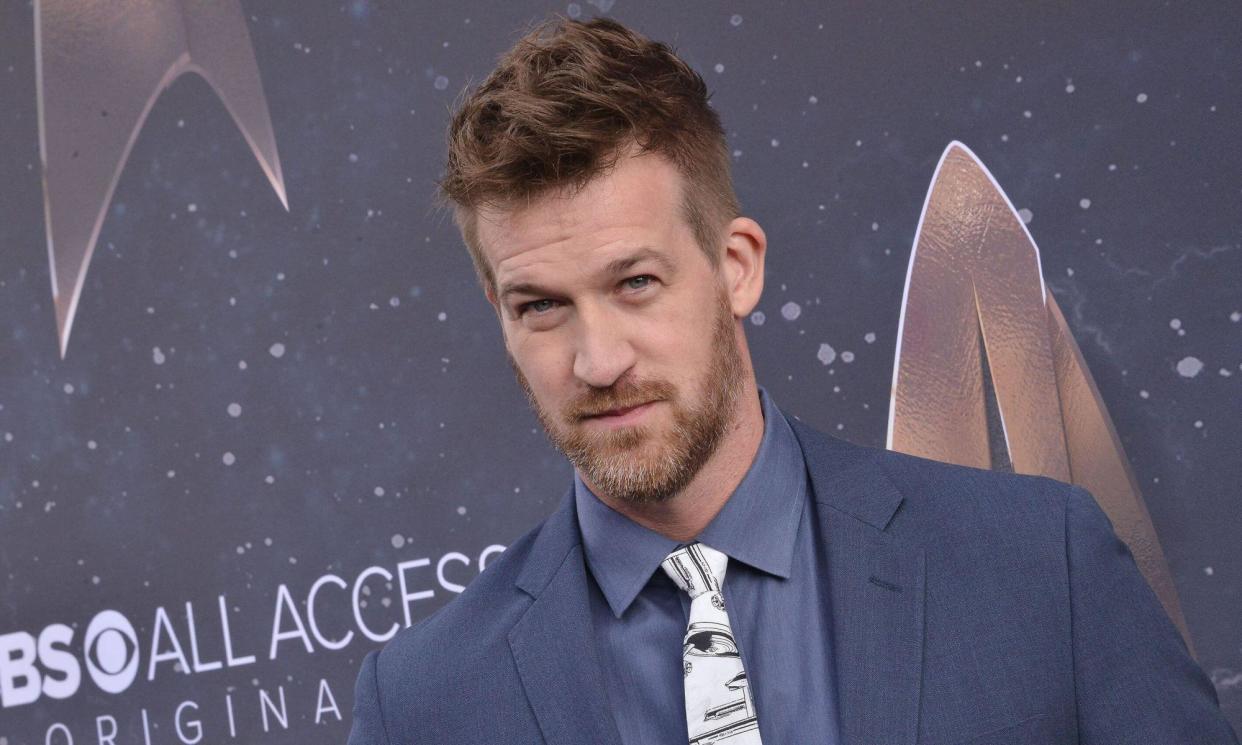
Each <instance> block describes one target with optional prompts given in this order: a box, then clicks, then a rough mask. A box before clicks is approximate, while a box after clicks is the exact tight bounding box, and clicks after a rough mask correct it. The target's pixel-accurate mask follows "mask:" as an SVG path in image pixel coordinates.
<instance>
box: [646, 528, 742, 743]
mask: <svg viewBox="0 0 1242 745" xmlns="http://www.w3.org/2000/svg"><path fill="white" fill-rule="evenodd" d="M727 565H728V557H727V556H725V555H724V554H723V553H721V552H719V551H717V550H715V549H713V548H711V547H709V546H706V545H704V544H702V543H697V542H696V543H692V544H690V545H688V546H683V547H681V548H678V549H677V550H676V551H674V552H672V553H671V554H669V555H668V558H666V559H665V560H664V562H663V564H662V565H661V566H662V568H663V569H664V572H665V573H666V574H667V575H668V576H669V577H670V578H671V579H672V580H673V581H674V582H675V583H677V586H678V587H680V588H681V589H682V590H683V591H685V592H686V594H688V595H689V596H690V621H689V624H688V625H687V628H686V635H685V639H684V643H683V645H682V671H683V678H684V684H685V692H686V726H687V732H688V734H689V741H690V745H713V744H714V743H727V745H762V742H761V741H760V739H759V720H758V715H757V714H756V712H755V703H754V699H753V697H752V695H751V690H750V686H749V684H748V679H747V676H746V671H745V670H744V669H743V667H742V658H741V653H740V651H739V649H738V646H737V642H736V640H735V638H734V636H733V629H732V626H731V625H730V623H729V615H728V613H727V612H726V610H725V602H724V595H723V594H722V587H723V584H724V579H725V574H726V571H725V570H726V569H727Z"/></svg>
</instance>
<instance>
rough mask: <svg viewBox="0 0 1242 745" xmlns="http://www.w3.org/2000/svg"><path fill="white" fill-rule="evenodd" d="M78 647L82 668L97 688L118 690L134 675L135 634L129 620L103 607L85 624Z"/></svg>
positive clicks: (110, 691)
mask: <svg viewBox="0 0 1242 745" xmlns="http://www.w3.org/2000/svg"><path fill="white" fill-rule="evenodd" d="M82 650H83V653H84V656H85V657H86V670H87V672H89V673H90V675H91V680H93V681H95V685H97V686H99V688H100V690H102V691H107V692H108V693H120V692H121V691H124V690H125V689H126V688H129V684H130V683H133V682H134V676H135V675H137V674H138V637H137V635H135V634H134V627H133V625H132V624H130V622H129V619H128V618H126V617H125V616H122V615H121V614H120V613H118V612H116V611H114V610H105V611H101V612H100V613H98V614H97V615H96V616H95V617H94V618H92V619H91V624H90V626H87V627H86V638H85V640H84V641H83V645H82Z"/></svg>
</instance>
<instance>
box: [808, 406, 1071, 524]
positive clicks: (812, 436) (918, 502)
mask: <svg viewBox="0 0 1242 745" xmlns="http://www.w3.org/2000/svg"><path fill="white" fill-rule="evenodd" d="M796 429H797V431H798V434H799V439H800V440H801V441H802V442H803V446H804V451H803V452H804V454H805V456H806V460H807V468H808V469H809V470H810V471H811V472H812V474H814V472H815V469H816V468H817V467H818V468H826V469H845V470H848V471H850V472H852V474H853V478H852V479H850V481H851V483H854V484H857V485H858V487H857V488H858V489H859V490H865V489H874V488H878V487H877V486H876V484H875V482H876V480H877V479H883V480H884V481H886V482H887V485H888V486H890V487H891V488H892V489H895V491H896V492H897V494H899V495H900V504H899V506H898V507H897V509H896V512H895V514H894V515H893V517H892V520H891V524H890V525H889V526H888V527H889V530H891V531H892V532H894V533H896V534H899V535H902V536H903V537H906V538H909V539H912V540H915V541H916V542H920V543H922V542H928V541H938V540H939V539H941V538H943V537H945V535H946V534H947V533H951V534H954V535H956V536H958V537H962V536H967V535H971V534H978V533H979V532H980V531H981V532H982V533H984V534H994V533H995V531H1001V532H1003V533H1004V534H1005V535H1008V536H1010V537H1017V538H1021V537H1022V536H1031V535H1032V533H1033V532H1040V533H1042V534H1043V535H1044V536H1045V537H1052V535H1053V534H1055V535H1057V536H1060V537H1061V538H1063V533H1064V519H1065V510H1066V505H1067V504H1068V502H1069V500H1070V497H1071V495H1072V494H1074V492H1075V491H1077V492H1082V493H1084V494H1085V493H1086V492H1085V490H1084V489H1082V488H1081V487H1078V486H1074V485H1072V484H1068V483H1065V482H1063V481H1058V480H1056V479H1053V478H1049V477H1047V476H1035V475H1027V474H1018V473H1012V472H1006V471H995V470H989V469H985V468H974V467H970V466H962V465H957V464H954V463H945V462H942V461H937V460H932V459H930V458H923V457H920V456H916V455H909V454H907V453H901V452H897V451H894V450H888V449H885V448H879V447H872V446H868V445H858V444H855V443H851V442H848V441H846V440H843V439H841V438H838V437H834V436H832V435H830V434H827V433H824V432H820V431H818V430H816V429H814V428H812V427H809V426H807V425H806V424H804V423H799V424H798V425H797V427H796ZM819 498H820V500H821V501H823V499H824V497H823V496H820V497H819ZM828 499H829V502H831V497H828Z"/></svg>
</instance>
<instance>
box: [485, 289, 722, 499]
mask: <svg viewBox="0 0 1242 745" xmlns="http://www.w3.org/2000/svg"><path fill="white" fill-rule="evenodd" d="M734 333H735V332H734V324H733V314H732V312H731V310H730V308H729V304H728V299H727V297H725V296H724V295H721V297H720V303H719V306H718V309H717V314H716V319H715V323H714V328H713V334H712V359H711V361H710V362H709V363H708V368H707V370H706V373H705V375H704V376H703V380H702V383H701V385H700V388H701V390H700V391H699V393H700V394H701V395H700V397H699V399H700V400H699V402H698V403H697V404H696V405H694V406H687V405H686V403H685V402H684V401H682V400H680V399H679V397H678V396H677V390H676V388H674V387H673V385H672V384H671V383H669V382H667V381H663V380H655V379H649V378H634V377H631V376H629V375H626V376H623V377H622V378H621V379H619V380H617V382H615V383H614V384H613V385H611V386H609V387H607V388H590V389H587V390H586V391H584V392H583V393H582V394H581V395H579V396H578V397H577V398H575V399H574V400H573V401H571V402H570V403H569V404H568V405H567V406H566V407H565V409H564V411H563V412H562V413H561V416H560V418H559V419H555V418H553V417H552V415H550V414H549V412H547V411H546V410H545V409H544V408H543V406H541V405H540V403H539V401H538V400H536V398H535V394H534V392H533V391H532V390H531V387H530V383H529V381H527V380H526V377H525V376H524V375H523V374H522V371H521V370H520V369H518V366H517V364H516V362H514V360H513V358H512V357H510V358H509V363H510V364H511V365H512V366H513V371H514V373H515V374H516V375H517V380H518V384H519V385H521V386H522V390H523V391H525V393H526V398H527V400H528V401H530V405H531V409H533V410H534V412H535V416H537V417H538V418H539V423H540V424H542V425H543V429H544V432H546V433H547V435H548V439H549V440H551V441H552V444H553V445H554V446H556V448H557V449H558V450H560V451H561V452H562V453H564V454H565V457H567V458H569V461H570V462H571V463H573V464H574V467H576V468H577V469H578V471H579V472H580V473H581V474H582V475H583V476H584V477H585V478H586V480H587V481H588V482H589V483H590V484H591V485H592V486H593V487H594V488H596V489H599V490H600V491H601V492H603V494H604V495H605V496H608V497H612V498H614V499H620V500H625V501H628V502H634V503H654V502H662V501H665V500H667V499H670V498H672V497H673V496H675V495H677V494H678V493H680V492H681V490H682V489H684V488H685V487H686V485H687V484H689V483H690V481H691V480H693V479H694V477H695V476H696V475H697V474H698V472H699V470H700V469H702V468H703V464H704V463H706V462H707V460H708V458H710V457H711V456H712V454H713V453H715V452H716V449H717V448H718V447H719V446H720V443H721V441H722V440H723V439H724V436H725V433H726V432H727V431H728V428H729V425H730V424H731V423H732V422H733V419H734V414H735V411H736V408H737V400H738V395H739V392H740V391H741V387H742V386H741V384H742V376H743V370H744V367H743V364H742V357H741V352H740V350H739V349H738V344H737V337H736V336H735V335H734ZM650 401H663V402H666V403H667V404H668V405H670V406H671V407H672V412H673V426H672V429H671V430H670V431H669V432H668V433H667V435H666V436H665V437H663V438H662V441H660V442H653V440H654V438H656V437H657V436H658V434H657V433H653V432H651V431H650V429H649V428H648V427H627V428H625V429H623V430H620V431H618V432H599V433H590V432H587V431H586V430H585V429H584V427H583V424H582V423H583V421H584V420H585V419H586V418H587V417H590V416H593V415H596V414H600V413H603V412H605V411H612V410H616V409H624V408H629V407H632V406H637V405H639V404H643V403H647V402H650ZM644 445H649V447H650V448H651V449H654V452H649V453H644V452H643V448H644Z"/></svg>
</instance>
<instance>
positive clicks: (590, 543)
mask: <svg viewBox="0 0 1242 745" xmlns="http://www.w3.org/2000/svg"><path fill="white" fill-rule="evenodd" d="M759 396H760V402H761V404H762V407H763V418H764V428H763V440H762V441H761V443H760V445H759V451H758V453H757V454H756V456H755V460H754V462H753V463H751V466H750V469H749V470H748V471H747V472H746V476H745V477H744V478H743V479H742V482H741V483H740V484H739V485H738V487H737V489H736V490H735V491H734V492H733V494H732V495H731V496H730V497H729V501H728V502H726V503H725V506H724V507H723V508H722V509H721V510H720V512H719V513H718V514H717V515H716V517H715V518H713V519H712V521H711V522H710V523H709V524H708V525H707V527H706V528H704V529H703V532H702V533H700V534H699V536H698V540H700V541H702V542H703V543H706V544H707V545H709V546H711V547H712V548H715V549H717V550H719V551H721V552H723V553H725V554H727V555H728V556H729V566H728V569H727V571H726V573H725V584H724V589H723V592H724V595H725V605H726V607H727V608H728V609H729V622H730V624H731V625H732V627H733V635H734V637H735V639H736V641H737V643H738V647H739V649H740V652H741V655H742V664H743V666H744V667H745V668H746V673H747V677H748V683H749V685H750V688H751V694H752V696H753V697H754V701H755V707H756V712H757V713H758V715H759V733H760V736H761V737H762V739H763V741H764V742H765V743H774V744H776V745H779V744H780V743H799V745H810V744H811V743H823V744H824V745H837V743H838V742H839V740H838V737H837V732H838V728H837V711H836V701H837V695H836V690H835V688H834V682H833V674H832V670H833V658H832V649H831V640H832V612H831V608H830V607H829V595H828V588H827V586H826V581H827V578H828V569H827V566H826V565H825V561H826V557H827V555H828V552H827V551H826V550H825V546H824V540H825V538H824V536H823V535H820V533H819V529H818V525H819V521H818V520H817V519H816V518H815V509H816V504H815V500H814V499H810V498H809V489H810V486H809V484H808V481H807V475H806V464H805V462H804V461H803V458H802V449H801V447H800V446H799V445H798V440H797V438H796V437H795V436H794V433H793V430H792V429H790V427H789V423H788V422H787V421H786V420H785V417H784V415H783V414H781V412H780V410H779V409H777V408H776V405H775V404H774V403H772V400H771V398H770V397H769V396H768V394H767V392H766V391H764V390H763V389H762V388H761V389H760V390H759ZM574 498H575V505H576V508H577V513H578V528H579V530H581V531H582V540H583V545H584V547H585V550H586V560H587V570H588V571H587V574H588V575H589V576H590V577H591V578H592V579H593V581H592V582H590V583H589V584H590V588H589V593H590V602H591V619H592V623H593V630H594V635H595V641H596V645H597V647H598V651H599V658H600V662H601V664H602V666H603V669H604V678H605V689H606V690H607V692H608V698H609V704H610V706H611V709H612V712H613V716H614V718H615V719H616V723H617V729H618V731H619V732H620V733H621V741H622V743H624V745H656V744H660V745H663V744H664V743H679V742H681V743H684V742H686V741H687V739H688V738H687V734H686V712H685V691H684V689H683V687H682V686H683V683H682V661H681V654H682V636H683V635H684V634H685V631H686V625H687V623H688V621H689V616H690V598H689V596H687V595H686V594H685V593H683V592H682V591H681V590H679V589H678V588H677V586H676V585H674V584H673V581H672V580H671V579H669V578H668V576H667V575H665V574H664V572H663V571H660V562H662V561H663V560H664V558H665V557H666V556H667V555H668V554H669V553H670V552H671V551H672V550H673V549H675V548H676V547H677V546H678V545H679V544H678V543H677V542H676V541H674V540H672V539H670V538H666V537H665V536H662V535H660V534H659V533H656V532H654V531H652V530H648V529H647V528H644V527H642V526H641V525H638V524H637V523H635V522H633V521H632V520H630V519H629V518H627V517H625V516H624V515H622V514H620V513H619V512H616V511H615V510H613V509H612V508H610V507H608V506H607V505H605V504H604V503H603V502H601V501H600V500H599V498H598V497H596V496H595V495H594V494H592V493H591V490H590V489H589V488H588V487H587V486H586V484H584V483H583V481H582V479H581V478H579V477H578V476H577V474H575V477H574Z"/></svg>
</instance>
